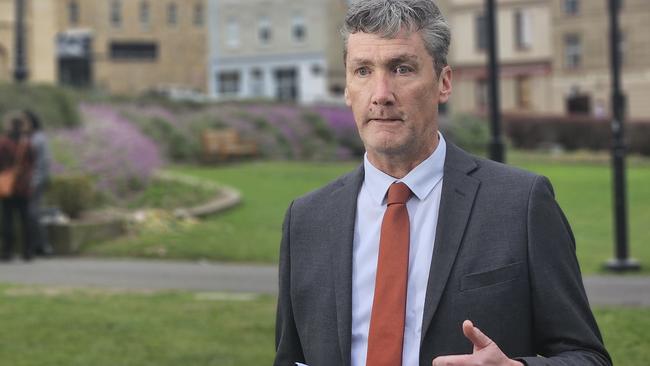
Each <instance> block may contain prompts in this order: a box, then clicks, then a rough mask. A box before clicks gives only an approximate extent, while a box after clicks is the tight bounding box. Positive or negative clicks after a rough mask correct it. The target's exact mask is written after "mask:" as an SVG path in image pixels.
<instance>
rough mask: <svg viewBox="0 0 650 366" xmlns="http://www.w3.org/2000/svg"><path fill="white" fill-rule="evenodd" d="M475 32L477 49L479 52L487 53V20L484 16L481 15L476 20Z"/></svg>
mask: <svg viewBox="0 0 650 366" xmlns="http://www.w3.org/2000/svg"><path fill="white" fill-rule="evenodd" d="M474 25H475V32H474V34H476V49H477V50H479V51H485V49H486V48H487V34H486V30H487V18H486V17H485V15H483V14H479V15H477V16H476V18H475V19H474Z"/></svg>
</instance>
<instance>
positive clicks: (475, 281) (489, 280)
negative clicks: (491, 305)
mask: <svg viewBox="0 0 650 366" xmlns="http://www.w3.org/2000/svg"><path fill="white" fill-rule="evenodd" d="M522 267H523V264H522V263H521V262H517V263H512V264H508V265H506V266H503V267H499V268H496V269H491V270H488V271H484V272H478V273H470V274H468V275H465V276H464V277H463V278H462V279H461V281H460V290H461V291H467V290H472V289H476V288H480V287H486V286H490V285H496V284H498V283H502V282H508V281H512V280H516V279H517V278H518V277H519V276H521V272H522Z"/></svg>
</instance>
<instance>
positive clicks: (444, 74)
mask: <svg viewBox="0 0 650 366" xmlns="http://www.w3.org/2000/svg"><path fill="white" fill-rule="evenodd" d="M451 79H452V70H451V66H449V65H447V66H445V67H444V68H443V69H442V71H441V72H440V77H439V78H438V91H439V93H440V94H439V97H438V103H447V101H448V100H449V97H450V96H451V90H452V87H451Z"/></svg>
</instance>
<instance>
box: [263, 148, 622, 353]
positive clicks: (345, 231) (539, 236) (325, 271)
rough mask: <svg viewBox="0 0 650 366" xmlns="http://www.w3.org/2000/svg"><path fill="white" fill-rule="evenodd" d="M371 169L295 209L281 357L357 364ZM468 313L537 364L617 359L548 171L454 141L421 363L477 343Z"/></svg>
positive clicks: (282, 303) (284, 255)
mask: <svg viewBox="0 0 650 366" xmlns="http://www.w3.org/2000/svg"><path fill="white" fill-rule="evenodd" d="M363 176H364V174H363V168H362V167H360V168H358V169H357V170H356V171H354V172H352V173H350V174H348V175H345V176H343V177H341V178H339V179H338V180H336V181H334V182H332V183H330V184H329V185H327V186H325V187H323V188H321V189H319V190H317V191H315V192H312V193H310V194H308V195H306V196H304V197H301V198H298V199H296V200H295V201H294V202H293V203H292V204H291V206H290V207H289V209H288V211H287V214H286V218H285V222H284V226H283V238H282V244H281V250H280V288H279V299H278V312H277V324H276V347H277V354H276V359H275V363H274V365H277V366H279V365H286V366H289V365H291V366H293V365H294V362H302V363H306V364H308V365H309V366H337V365H341V366H347V365H350V347H351V339H350V338H351V321H352V315H351V311H352V310H351V309H352V307H351V301H352V300H351V296H352V295H351V294H352V241H353V232H354V222H355V215H356V207H357V206H356V205H357V195H358V193H359V189H360V187H361V183H362V182H363ZM464 319H470V320H472V321H473V322H474V323H475V324H476V325H477V326H478V327H479V328H481V330H482V331H483V332H484V333H485V334H487V335H488V336H489V337H490V338H492V339H493V340H494V341H495V342H496V343H497V344H498V345H499V346H500V347H501V349H502V350H503V351H504V353H505V354H506V355H508V356H509V357H511V358H515V357H516V358H519V359H520V360H522V361H524V362H525V363H527V364H528V365H609V364H611V360H610V358H609V355H608V353H607V351H606V350H605V348H604V346H603V343H602V340H601V336H600V333H599V331H598V327H597V325H596V322H595V320H594V318H593V315H592V313H591V310H590V308H589V304H588V302H587V297H586V295H585V291H584V287H583V284H582V279H581V276H580V270H579V267H578V262H577V260H576V256H575V242H574V238H573V234H572V232H571V229H570V227H569V224H568V223H567V221H566V218H565V217H564V215H563V213H562V211H561V210H560V208H559V206H558V205H557V203H556V201H555V199H554V196H553V191H552V188H551V185H550V183H549V182H548V180H547V179H546V178H544V177H541V176H537V175H534V174H532V173H528V172H525V171H522V170H518V169H515V168H512V167H508V166H505V165H502V164H498V163H494V162H491V161H488V160H483V159H479V158H476V157H474V156H471V155H469V154H467V153H465V152H464V151H462V150H461V149H459V148H458V147H456V146H454V145H453V144H451V143H449V142H448V143H447V157H446V160H445V168H444V178H443V186H442V199H441V203H440V210H439V214H438V230H437V233H436V239H435V246H434V252H433V259H432V262H431V269H430V274H429V281H428V285H427V294H426V300H425V310H424V319H423V324H422V341H421V346H420V365H421V366H429V365H431V361H432V360H433V358H435V357H437V356H440V355H449V354H461V353H471V352H472V345H471V343H470V342H469V341H468V340H467V339H465V338H464V336H463V334H462V330H461V324H462V321H463V320H464ZM536 355H540V356H536ZM542 356H543V357H542ZM368 366H372V365H368Z"/></svg>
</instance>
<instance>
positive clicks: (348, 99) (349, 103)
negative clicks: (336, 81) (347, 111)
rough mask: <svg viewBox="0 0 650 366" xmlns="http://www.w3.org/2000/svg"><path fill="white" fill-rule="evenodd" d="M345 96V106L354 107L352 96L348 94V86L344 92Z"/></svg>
mask: <svg viewBox="0 0 650 366" xmlns="http://www.w3.org/2000/svg"><path fill="white" fill-rule="evenodd" d="M343 95H344V96H345V104H346V105H347V106H348V107H351V106H352V101H351V100H350V95H349V94H348V87H347V86H346V87H345V89H344V90H343Z"/></svg>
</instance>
